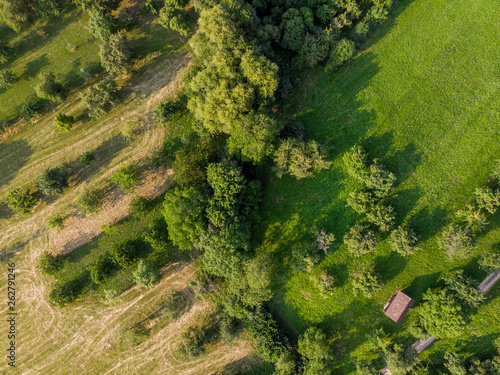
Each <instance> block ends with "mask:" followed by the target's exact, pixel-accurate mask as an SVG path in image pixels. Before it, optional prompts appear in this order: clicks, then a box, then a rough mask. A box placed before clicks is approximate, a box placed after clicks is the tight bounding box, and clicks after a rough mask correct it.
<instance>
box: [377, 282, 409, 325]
mask: <svg viewBox="0 0 500 375" xmlns="http://www.w3.org/2000/svg"><path fill="white" fill-rule="evenodd" d="M414 303H415V301H414V300H412V299H411V298H410V297H408V296H407V295H406V294H404V293H403V292H402V291H400V290H397V291H396V293H394V294H393V295H392V296H391V297H390V298H389V301H387V303H386V304H385V306H384V312H385V315H387V316H388V317H389V318H391V319H392V320H394V321H395V322H396V323H401V322H402V321H403V319H404V317H405V316H406V314H407V313H408V311H410V308H411V307H412V306H413V304H414Z"/></svg>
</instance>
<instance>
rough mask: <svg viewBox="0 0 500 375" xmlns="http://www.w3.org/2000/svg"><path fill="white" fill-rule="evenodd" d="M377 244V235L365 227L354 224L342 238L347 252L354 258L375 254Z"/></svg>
mask: <svg viewBox="0 0 500 375" xmlns="http://www.w3.org/2000/svg"><path fill="white" fill-rule="evenodd" d="M377 242H378V237H377V235H376V234H375V232H374V231H373V230H370V229H369V227H368V226H367V225H361V224H356V225H355V226H354V227H352V228H351V230H350V231H349V233H347V234H346V235H345V236H344V243H345V244H346V245H347V250H349V252H350V253H352V254H353V255H354V256H356V257H359V256H361V255H364V254H368V253H373V252H375V250H376V247H377Z"/></svg>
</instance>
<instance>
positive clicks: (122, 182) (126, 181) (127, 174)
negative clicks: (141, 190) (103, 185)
mask: <svg viewBox="0 0 500 375" xmlns="http://www.w3.org/2000/svg"><path fill="white" fill-rule="evenodd" d="M111 181H113V182H114V183H115V184H116V185H117V186H118V187H119V188H120V190H122V191H125V192H131V191H132V190H134V187H135V186H136V185H137V183H138V182H139V179H138V178H137V172H136V170H135V167H134V166H133V165H131V164H130V165H121V166H120V167H119V168H118V169H117V170H116V171H114V173H113V175H112V176H111Z"/></svg>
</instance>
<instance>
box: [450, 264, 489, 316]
mask: <svg viewBox="0 0 500 375" xmlns="http://www.w3.org/2000/svg"><path fill="white" fill-rule="evenodd" d="M443 281H444V282H445V284H446V289H447V291H448V292H450V293H452V294H453V295H454V297H455V298H457V299H459V300H460V301H461V305H462V306H467V307H470V308H473V307H478V306H479V305H480V304H481V303H482V302H483V301H484V298H485V297H484V295H483V294H482V293H480V292H479V291H478V290H477V288H476V286H477V285H476V283H475V282H474V281H473V280H472V279H471V278H470V277H466V276H464V273H463V271H462V270H461V271H455V272H452V273H449V274H447V275H445V276H444V277H443Z"/></svg>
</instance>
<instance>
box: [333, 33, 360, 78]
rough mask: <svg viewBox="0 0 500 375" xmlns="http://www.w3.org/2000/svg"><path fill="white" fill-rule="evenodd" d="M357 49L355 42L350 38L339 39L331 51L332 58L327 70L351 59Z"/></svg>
mask: <svg viewBox="0 0 500 375" xmlns="http://www.w3.org/2000/svg"><path fill="white" fill-rule="evenodd" d="M355 51H356V48H355V46H354V42H353V41H352V40H349V39H346V38H344V39H341V40H339V41H338V42H337V43H336V44H335V46H334V47H333V48H332V50H331V51H330V59H329V60H328V63H327V65H326V70H327V71H328V70H332V69H335V68H337V67H338V66H340V65H342V64H343V63H345V62H346V61H347V60H350V59H351V58H352V57H353V56H354V53H355Z"/></svg>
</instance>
